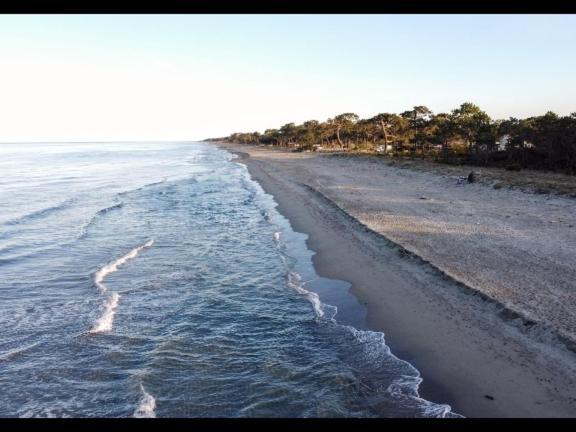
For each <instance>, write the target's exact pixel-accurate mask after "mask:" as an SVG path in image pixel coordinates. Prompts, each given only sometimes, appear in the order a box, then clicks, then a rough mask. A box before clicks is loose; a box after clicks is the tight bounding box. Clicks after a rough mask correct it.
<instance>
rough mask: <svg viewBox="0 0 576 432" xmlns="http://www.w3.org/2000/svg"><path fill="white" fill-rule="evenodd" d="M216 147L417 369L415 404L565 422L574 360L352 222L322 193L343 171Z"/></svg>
mask: <svg viewBox="0 0 576 432" xmlns="http://www.w3.org/2000/svg"><path fill="white" fill-rule="evenodd" d="M224 147H225V148H227V149H228V150H231V151H234V152H236V153H238V152H240V153H245V154H244V157H243V158H242V162H243V163H245V164H246V165H247V167H248V169H249V171H250V173H251V175H252V177H253V178H254V179H255V180H257V181H258V182H259V183H260V184H261V185H262V187H263V188H264V189H265V190H266V191H267V192H268V193H271V194H272V195H273V196H274V197H275V200H276V201H277V202H278V204H279V205H278V209H279V211H280V212H281V213H282V214H284V216H286V217H287V218H288V219H289V220H290V221H291V224H292V225H293V228H294V229H295V230H296V231H299V232H303V233H306V234H308V235H309V240H308V246H309V247H310V249H312V250H313V251H315V252H316V255H315V256H314V265H315V267H316V268H317V271H318V273H319V274H320V275H321V276H325V277H331V278H337V279H342V280H346V281H348V282H350V283H351V284H352V289H351V291H352V292H353V294H354V295H355V296H356V297H357V298H358V299H359V300H360V301H362V302H363V303H365V304H366V305H367V307H368V318H367V322H368V325H369V326H370V327H371V328H373V329H375V330H379V331H383V332H384V333H385V334H386V338H387V341H388V344H389V345H390V347H391V348H392V350H393V352H395V353H396V354H397V355H398V356H399V357H400V358H403V359H405V360H408V361H410V362H411V363H412V364H414V365H415V366H416V367H417V368H418V369H419V370H420V371H421V373H422V376H423V378H424V381H423V383H422V385H421V388H420V391H421V394H422V396H423V397H425V398H427V399H429V400H432V401H434V402H438V403H448V404H450V405H451V406H452V407H453V409H454V411H455V412H458V413H461V414H463V415H465V416H469V417H538V416H545V417H570V416H574V414H575V413H576V404H575V402H576V391H575V390H574V378H573V377H574V376H575V375H574V372H575V371H576V356H575V355H574V353H572V352H569V351H567V350H566V349H564V348H563V346H561V344H556V343H554V340H552V344H551V343H550V341H549V340H548V339H549V338H548V339H545V338H542V337H540V336H539V335H537V334H536V332H535V331H533V330H534V329H533V327H534V326H533V325H532V324H531V320H530V319H527V320H524V321H523V322H522V323H519V322H517V320H515V318H517V316H516V317H515V316H513V315H510V314H509V313H508V312H507V309H506V308H503V307H502V306H503V304H499V303H498V302H497V301H496V302H491V301H489V299H490V298H491V297H490V296H489V295H474V293H472V292H470V290H467V289H464V288H463V287H462V286H461V287H458V286H457V285H458V284H456V283H454V280H451V276H452V275H451V274H450V273H449V272H446V274H445V277H442V275H441V274H439V272H438V271H437V270H440V273H441V272H442V270H443V269H442V267H441V266H440V267H439V269H436V270H434V269H433V268H432V267H431V266H430V265H427V263H426V261H429V260H427V259H426V258H427V257H421V258H422V260H423V261H424V262H422V260H420V259H419V258H416V256H417V255H420V254H416V256H414V255H411V254H410V253H405V251H406V250H407V249H408V250H410V249H412V248H408V247H406V248H405V247H404V244H403V242H402V241H400V242H399V241H397V239H390V238H389V236H387V235H385V233H382V232H379V230H377V229H376V230H375V229H374V227H372V226H370V224H366V222H365V220H362V218H358V217H355V216H356V215H351V214H350V212H349V211H347V210H349V206H350V203H349V202H347V203H344V204H348V205H342V203H343V200H342V199H339V198H341V197H340V196H338V194H336V193H331V194H330V196H328V195H327V194H326V191H335V190H337V189H338V187H340V188H342V186H339V185H337V184H334V178H337V176H338V175H340V174H341V173H342V171H343V170H346V169H348V168H349V167H348V166H345V167H343V168H342V169H340V170H339V171H338V172H336V171H335V172H333V173H330V174H329V175H326V172H325V171H321V170H319V167H321V164H323V163H324V162H323V161H322V160H320V159H319V158H317V157H316V155H314V154H294V153H289V152H285V151H278V150H269V149H265V148H259V147H253V146H245V145H228V144H227V145H224ZM314 158H316V160H314V161H313V163H311V162H310V160H312V159H314ZM358 164H359V168H358V167H354V168H356V169H364V168H365V167H366V166H365V165H364V166H363V165H360V164H361V162H358ZM334 168H335V167H334V165H328V166H327V169H334ZM352 174H353V173H352ZM347 180H350V179H347ZM375 180H376V181H377V180H381V178H378V177H377V176H375ZM408 180H409V179H408ZM319 186H320V187H319ZM354 186H355V185H352V186H350V187H351V188H353V187H354ZM440 192H441V191H439V193H440ZM360 198H362V197H360ZM398 199H399V200H400V199H402V197H401V196H400V197H398ZM339 201H340V202H339ZM360 202H361V200H360ZM357 203H358V201H357ZM338 208H339V209H340V211H338ZM356 210H359V211H366V209H362V208H360V209H356ZM354 221H356V223H354ZM366 225H368V226H367V227H366ZM363 227H364V228H363ZM366 228H367V229H366ZM382 234H383V235H384V237H382ZM385 238H388V241H385ZM394 243H396V244H397V245H399V246H398V247H395V246H394ZM403 251H404V253H402V252H403ZM429 264H430V263H429ZM433 267H438V266H433ZM452 279H454V278H452ZM465 285H466V284H464V287H465ZM536 327H538V326H536ZM539 331H541V329H539ZM545 336H547V337H548V336H549V334H548V333H546V334H545ZM552 339H554V338H552Z"/></svg>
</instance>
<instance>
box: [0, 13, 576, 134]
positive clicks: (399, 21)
mask: <svg viewBox="0 0 576 432" xmlns="http://www.w3.org/2000/svg"><path fill="white" fill-rule="evenodd" d="M465 101H471V102H474V103H477V104H478V105H480V106H481V108H483V109H484V110H486V111H487V112H488V113H489V114H490V115H491V116H492V117H494V118H507V117H509V116H515V117H526V116H530V115H537V114H543V113H544V112H546V111H548V110H552V111H555V112H557V113H559V114H563V115H565V114H569V113H570V112H574V111H576V16H575V15H180V16H177V15H116V16H110V15H66V16H57V15H27V16H25V15H22V16H18V15H3V16H0V141H13V140H100V139H102V140H124V139H128V140H129V139H151V140H154V139H168V140H169V139H197V138H204V137H207V136H220V135H225V134H229V133H231V132H234V131H238V130H263V129H265V128H268V127H277V126H280V125H282V124H284V123H287V122H291V121H294V122H297V123H299V122H302V121H304V120H307V119H317V120H325V119H326V118H327V117H330V116H333V115H335V114H339V113H341V112H349V111H352V112H356V113H357V114H359V115H360V116H362V117H364V116H371V115H374V114H377V113H379V112H401V111H404V110H406V109H408V108H410V107H412V106H413V105H416V104H418V105H427V106H428V107H430V108H431V109H432V110H433V111H434V112H445V111H449V110H451V109H453V108H455V107H457V106H458V105H459V104H460V103H462V102H465Z"/></svg>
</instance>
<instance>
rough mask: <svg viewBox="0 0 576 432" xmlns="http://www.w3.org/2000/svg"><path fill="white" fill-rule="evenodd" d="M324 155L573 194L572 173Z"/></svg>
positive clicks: (575, 191) (497, 186)
mask: <svg viewBox="0 0 576 432" xmlns="http://www.w3.org/2000/svg"><path fill="white" fill-rule="evenodd" d="M326 156H327V157H340V158H342V157H349V158H365V159H366V160H367V161H371V162H374V163H385V164H388V165H390V166H395V167H397V168H405V169H412V170H417V171H425V172H431V173H435V174H438V175H443V176H449V177H467V176H468V174H469V173H470V172H471V171H474V173H475V177H476V181H477V182H478V183H483V184H488V185H491V186H493V187H494V188H495V189H500V188H502V187H507V188H514V189H520V190H523V191H526V192H532V193H538V194H555V195H565V196H570V197H573V198H576V176H570V175H566V174H560V173H553V172H546V171H535V170H522V171H507V170H505V169H502V168H492V167H477V166H471V165H447V164H442V163H437V162H433V161H427V160H422V159H408V158H393V157H389V156H384V155H374V154H368V153H332V154H327V155H326Z"/></svg>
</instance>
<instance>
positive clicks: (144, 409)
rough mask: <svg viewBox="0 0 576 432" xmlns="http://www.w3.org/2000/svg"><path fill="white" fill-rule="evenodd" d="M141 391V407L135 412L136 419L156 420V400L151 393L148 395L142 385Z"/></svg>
mask: <svg viewBox="0 0 576 432" xmlns="http://www.w3.org/2000/svg"><path fill="white" fill-rule="evenodd" d="M140 390H141V391H142V399H140V405H138V408H136V411H134V417H137V418H154V417H156V413H155V412H154V410H155V409H156V399H154V396H152V395H151V394H150V393H148V392H147V391H146V390H145V389H144V386H143V385H142V384H140Z"/></svg>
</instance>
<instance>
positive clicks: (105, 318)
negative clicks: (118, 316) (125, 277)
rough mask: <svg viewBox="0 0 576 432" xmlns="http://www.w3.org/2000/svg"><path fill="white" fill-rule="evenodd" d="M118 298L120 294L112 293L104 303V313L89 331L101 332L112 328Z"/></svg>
mask: <svg viewBox="0 0 576 432" xmlns="http://www.w3.org/2000/svg"><path fill="white" fill-rule="evenodd" d="M119 300H120V294H118V293H112V295H110V297H108V300H106V303H104V313H103V314H102V316H101V317H100V318H98V321H96V324H94V327H92V329H91V330H90V333H102V332H107V331H110V330H112V322H113V321H114V314H115V313H116V308H117V307H118V301H119Z"/></svg>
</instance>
